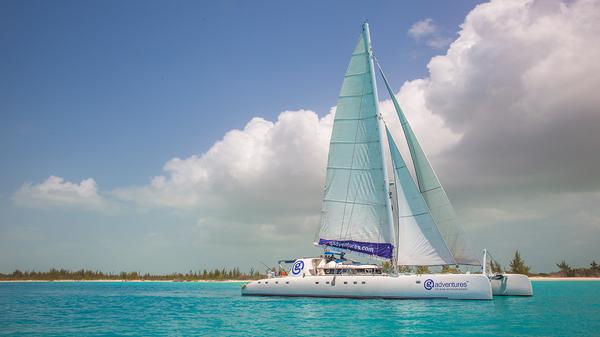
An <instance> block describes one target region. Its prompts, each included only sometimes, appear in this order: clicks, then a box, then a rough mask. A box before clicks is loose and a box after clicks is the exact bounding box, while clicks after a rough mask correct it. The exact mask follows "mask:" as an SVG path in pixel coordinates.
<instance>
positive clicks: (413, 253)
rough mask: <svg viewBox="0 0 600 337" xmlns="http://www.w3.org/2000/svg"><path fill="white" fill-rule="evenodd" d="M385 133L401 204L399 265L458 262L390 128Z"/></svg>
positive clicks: (429, 264) (398, 201) (397, 195)
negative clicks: (447, 244)
mask: <svg viewBox="0 0 600 337" xmlns="http://www.w3.org/2000/svg"><path fill="white" fill-rule="evenodd" d="M386 132H387V139H388V143H389V147H390V152H391V154H392V162H393V166H394V174H395V180H396V183H395V184H394V186H395V192H396V198H397V205H398V208H397V209H396V214H395V215H396V216H397V217H398V241H397V242H398V256H397V259H398V260H397V261H398V264H399V265H407V266H415V265H421V266H437V265H448V264H456V262H455V261H454V258H453V257H452V253H450V250H449V249H448V247H447V246H446V243H445V242H444V239H443V238H442V235H441V234H440V232H439V230H438V228H437V226H436V225H435V222H434V220H433V218H432V217H431V214H430V212H429V208H428V207H427V204H426V203H425V200H424V199H423V196H422V195H421V192H420V191H419V189H418V188H417V185H416V184H415V182H414V180H413V178H412V176H411V175H410V172H409V171H408V167H406V163H405V162H404V159H403V158H402V155H400V151H398V147H397V146H396V143H395V142H394V139H393V138H392V135H391V134H390V132H389V130H387V128H386Z"/></svg>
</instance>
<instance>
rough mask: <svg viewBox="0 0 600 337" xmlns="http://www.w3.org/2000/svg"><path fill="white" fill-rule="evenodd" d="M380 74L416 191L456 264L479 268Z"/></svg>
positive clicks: (412, 134) (444, 193) (461, 230)
mask: <svg viewBox="0 0 600 337" xmlns="http://www.w3.org/2000/svg"><path fill="white" fill-rule="evenodd" d="M378 66H379V64H378ZM379 71H380V73H381V77H382V78H383V81H384V82H385V86H386V88H387V90H388V92H389V95H390V97H391V99H392V102H393V103H394V107H395V109H396V113H397V114H398V118H400V124H401V125H402V130H403V131H404V136H405V137H406V142H407V143H408V148H409V150H410V156H411V158H412V161H413V165H414V167H415V173H416V176H417V182H418V184H419V190H420V191H421V194H422V195H423V198H424V199H425V202H426V203H427V206H428V207H429V210H430V212H431V215H432V217H433V220H435V223H436V224H437V226H438V228H439V231H440V232H441V234H442V237H443V238H444V240H445V242H446V244H447V245H448V248H450V251H451V252H452V255H453V256H454V260H455V261H456V263H457V264H465V265H480V264H481V262H480V261H479V259H478V258H477V257H476V256H475V254H474V253H473V251H472V250H471V248H470V247H469V246H468V244H467V242H466V239H465V234H464V231H463V229H462V226H461V225H460V223H459V222H458V220H457V218H456V212H455V211H454V207H452V204H451V203H450V199H448V195H446V191H445V190H444V188H443V187H442V184H441V183H440V181H439V179H438V177H437V176H436V174H435V172H434V171H433V168H432V167H431V164H430V163H429V160H428V159H427V157H426V156H425V153H424V152H423V149H422V148H421V145H420V144H419V142H418V141H417V137H416V136H415V134H414V133H413V131H412V128H411V127H410V124H408V121H407V119H406V117H405V116H404V113H403V112H402V109H401V108H400V105H399V104H398V101H397V100H396V97H395V96H394V92H393V91H392V89H391V88H390V85H389V83H388V81H387V79H386V77H385V75H384V74H383V70H382V69H381V67H380V66H379Z"/></svg>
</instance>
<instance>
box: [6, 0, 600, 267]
mask: <svg viewBox="0 0 600 337" xmlns="http://www.w3.org/2000/svg"><path fill="white" fill-rule="evenodd" d="M364 20H368V21H369V23H370V25H371V34H372V41H373V45H374V49H375V53H376V55H377V58H378V59H379V61H380V62H381V64H382V65H383V67H384V69H385V71H386V75H387V77H388V78H389V79H390V80H391V84H392V86H393V87H394V89H395V90H397V97H398V99H399V101H400V104H401V105H402V107H403V109H404V110H405V112H406V114H407V115H408V118H409V120H410V122H411V124H412V125H413V127H414V129H415V132H416V134H417V136H418V137H419V139H420V140H421V142H422V144H423V147H424V149H425V151H426V153H427V154H428V155H429V157H430V160H431V161H432V164H433V166H434V168H435V170H436V172H437V174H438V175H439V176H440V180H441V181H442V183H443V184H444V186H445V187H446V190H447V192H448V194H449V196H450V198H451V200H452V201H453V203H454V206H455V207H456V209H457V213H458V215H459V217H460V219H461V220H462V222H463V225H464V227H465V230H466V232H467V233H468V235H469V236H470V239H471V242H472V245H473V246H474V247H475V248H476V249H482V248H487V249H489V250H490V251H491V253H492V255H493V256H494V257H495V258H496V259H497V260H498V261H499V262H500V263H501V264H503V265H507V263H508V261H509V258H510V256H511V255H512V254H513V253H514V251H515V250H516V249H519V250H520V251H521V253H522V255H523V257H524V258H525V261H526V263H528V264H529V265H530V266H531V267H532V270H533V271H538V272H540V271H552V270H555V269H556V268H555V263H556V262H559V261H561V260H563V259H565V260H567V262H569V263H570V264H572V265H579V266H585V265H588V264H589V263H590V262H591V260H592V259H595V260H600V245H599V243H600V211H599V210H598V207H597V206H596V205H597V204H598V202H600V179H599V178H598V172H600V159H599V158H600V156H599V155H598V148H599V147H600V133H598V132H597V130H598V128H599V127H600V111H599V108H598V107H599V106H600V96H599V95H597V88H598V87H600V64H599V63H598V62H597V60H598V59H600V2H599V1H591V0H577V1H567V2H561V1H556V0H549V1H525V0H523V1H516V0H515V1H513V0H507V1H491V2H489V3H481V4H479V3H478V2H477V1H453V2H439V1H420V2H397V1H378V2H375V3H370V2H365V1H360V2H359V1H344V2H342V1H314V2H302V3H299V2H281V1H273V2H267V1H265V2H260V3H251V2H247V1H218V2H217V1H214V2H192V1H151V2H147V1H144V2H142V1H139V2H136V1H127V2H119V1H86V2H81V1H53V2H47V1H2V2H0V45H1V46H2V53H0V120H1V121H2V122H1V123H0V166H1V167H2V169H1V170H0V172H1V173H0V272H10V271H13V270H14V269H16V268H20V269H36V270H40V269H41V270H45V269H49V268H51V267H56V268H68V269H80V268H89V269H101V270H104V271H113V272H118V271H121V270H135V271H142V272H152V273H165V272H174V271H188V270H198V269H203V268H214V267H221V266H227V267H233V266H240V267H242V268H243V269H244V268H247V269H249V268H250V267H261V263H260V261H264V262H266V263H272V262H273V261H276V260H278V259H280V258H289V257H293V256H307V255H311V254H315V253H318V252H319V250H318V249H317V248H315V247H313V245H312V240H313V239H314V235H315V232H316V231H317V226H318V223H319V212H320V202H321V201H320V198H321V191H322V185H323V183H324V173H325V162H326V158H327V150H328V141H329V135H330V132H331V125H332V121H333V113H334V111H335V105H336V100H337V95H338V93H339V89H340V85H341V82H342V78H343V74H344V72H345V69H346V67H347V62H348V60H349V58H350V55H351V52H352V49H353V48H354V45H355V43H356V40H357V38H358V36H359V34H360V32H361V24H362V22H363V21H364ZM380 85H381V83H380ZM380 91H382V90H380ZM380 96H381V97H380V100H381V109H382V111H383V114H384V117H385V118H386V121H388V120H389V121H390V123H393V121H392V119H393V118H394V116H393V110H392V109H393V108H392V106H391V103H390V101H389V99H388V97H387V96H384V95H380ZM396 131H398V130H396ZM395 138H396V139H398V138H399V137H395ZM403 154H405V156H406V154H407V152H406V150H404V152H403Z"/></svg>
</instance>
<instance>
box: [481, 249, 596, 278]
mask: <svg viewBox="0 0 600 337" xmlns="http://www.w3.org/2000/svg"><path fill="white" fill-rule="evenodd" d="M556 266H557V267H558V269H559V271H558V273H538V274H533V273H531V272H530V269H531V268H530V267H529V266H528V265H526V264H525V261H524V260H523V258H522V257H521V253H519V251H518V250H517V251H516V252H515V255H514V257H513V258H512V260H511V261H510V263H509V267H510V268H508V269H506V270H503V269H502V266H501V265H500V264H499V263H498V262H496V261H494V260H492V261H490V267H491V270H492V272H493V273H502V272H507V273H512V274H523V275H532V276H533V275H536V276H554V275H558V276H562V277H600V265H598V263H596V261H595V260H592V262H591V263H590V267H589V268H585V267H572V266H570V265H569V264H568V263H567V262H565V260H562V261H561V262H559V263H556Z"/></svg>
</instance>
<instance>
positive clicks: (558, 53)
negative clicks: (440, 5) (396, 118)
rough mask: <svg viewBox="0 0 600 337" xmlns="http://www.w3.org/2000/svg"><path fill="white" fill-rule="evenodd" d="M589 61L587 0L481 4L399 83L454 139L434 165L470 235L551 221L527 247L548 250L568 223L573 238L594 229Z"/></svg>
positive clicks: (595, 39) (592, 58) (591, 27)
mask: <svg viewBox="0 0 600 337" xmlns="http://www.w3.org/2000/svg"><path fill="white" fill-rule="evenodd" d="M598 59H600V5H599V2H598V1H588V0H581V1H572V2H559V1H492V2H490V3H485V4H481V5H478V6H477V7H476V8H474V9H473V10H472V11H471V12H470V13H469V14H468V16H467V17H466V19H465V22H464V23H463V24H462V25H461V30H460V31H459V37H458V38H457V39H456V40H455V41H454V42H453V43H452V44H451V45H450V47H449V49H448V51H447V52H446V54H445V55H440V56H436V57H434V58H432V59H431V61H430V62H429V64H428V69H429V76H428V77H426V78H424V79H419V80H416V81H412V82H408V83H406V84H405V86H404V87H403V88H409V87H417V88H418V90H419V91H420V93H418V95H422V97H424V100H422V101H420V102H421V103H422V104H423V105H424V107H423V108H422V109H428V110H429V111H431V112H432V113H433V114H435V115H438V116H440V118H441V119H442V120H443V121H444V123H445V125H447V126H448V127H449V128H450V129H451V130H452V132H454V133H457V134H460V135H461V138H460V141H459V142H457V143H456V145H455V146H453V147H452V148H450V149H448V150H447V151H445V152H444V153H443V154H441V155H440V156H439V157H438V159H437V160H436V159H435V158H434V160H433V161H434V165H436V168H437V171H438V173H439V174H440V175H441V178H442V181H443V182H445V183H446V185H447V186H448V185H449V188H450V192H454V195H455V196H457V197H458V204H459V205H461V206H462V212H463V213H464V214H466V215H467V219H468V223H469V224H468V225H469V226H471V227H472V229H473V231H475V232H477V231H478V230H480V229H481V225H482V224H488V225H489V226H484V227H486V230H489V231H488V232H487V234H488V235H489V234H490V233H495V234H497V235H504V236H506V235H505V234H506V233H508V232H513V233H524V230H526V231H527V233H528V234H527V235H529V234H531V235H533V234H532V233H533V231H531V228H534V227H535V228H536V230H540V228H541V227H540V226H536V225H535V223H536V221H537V222H538V223H543V224H544V226H545V228H546V229H545V230H546V231H551V230H552V231H553V232H554V233H555V230H557V229H560V228H562V231H563V235H562V236H561V235H555V236H551V237H545V240H546V241H545V242H544V243H539V244H537V245H536V248H537V249H539V248H543V249H547V250H552V249H551V247H552V246H557V245H560V244H564V241H563V238H564V237H565V235H564V233H566V232H568V231H569V230H568V227H569V226H574V227H575V228H577V229H576V230H575V231H573V232H574V233H583V232H584V231H582V228H584V227H585V228H587V230H586V231H585V234H574V235H568V237H570V238H572V237H573V236H576V237H577V240H578V241H580V242H581V241H585V242H588V243H589V234H590V233H591V232H593V231H595V233H596V235H599V234H600V232H599V231H598V227H597V223H598V221H597V219H598V215H597V212H596V211H592V210H590V209H589V208H587V207H588V205H589V200H590V198H592V199H594V200H595V199H596V198H597V194H595V191H598V190H599V189H600V179H598V178H597V176H598V173H597V172H599V171H600V156H598V144H600V133H598V132H597V130H599V129H600V111H599V108H598V107H599V106H600V96H599V95H598V94H597V93H596V91H597V88H598V87H599V86H600V64H599V63H598V62H597V60H598ZM417 84H418V86H417ZM401 94H402V91H401ZM451 194H452V193H451ZM451 196H452V195H451ZM567 199H568V200H569V205H571V206H572V207H571V208H569V209H568V210H567V209H564V207H560V206H561V205H562V204H564V203H565V200H567ZM454 200H457V198H455V199H454ZM573 200H577V201H578V202H574V201H573ZM556 209H561V210H562V211H563V212H564V213H561V214H560V216H559V215H558V214H557V212H555V210H556ZM590 212H591V213H595V214H596V215H595V216H592V215H590ZM536 219H537V220H536ZM581 219H587V221H589V222H588V223H587V225H586V224H584V222H583V221H581ZM592 223H595V224H596V225H591V224H592ZM526 224H531V226H532V227H531V228H528V227H527V225H526ZM478 228H479V229H478ZM594 228H595V229H594ZM490 231H491V232H490ZM479 233H480V235H481V239H483V240H485V237H484V234H482V232H479ZM503 233H504V234H503ZM555 234H556V233H555ZM578 235H579V236H578ZM526 237H528V238H531V236H526ZM586 237H587V238H588V239H586ZM586 240H587V241H586ZM521 241H523V240H521ZM523 244H524V243H523ZM541 246H544V247H541ZM580 246H581V245H580ZM586 247H591V246H590V245H588V246H586ZM572 248H573V249H572V251H576V250H577V249H574V247H572ZM589 249H591V248H589ZM588 253H590V251H588ZM592 253H593V252H592ZM595 253H598V250H597V249H596V250H595ZM570 254H578V253H573V252H571V253H570ZM557 258H558V257H557Z"/></svg>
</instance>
